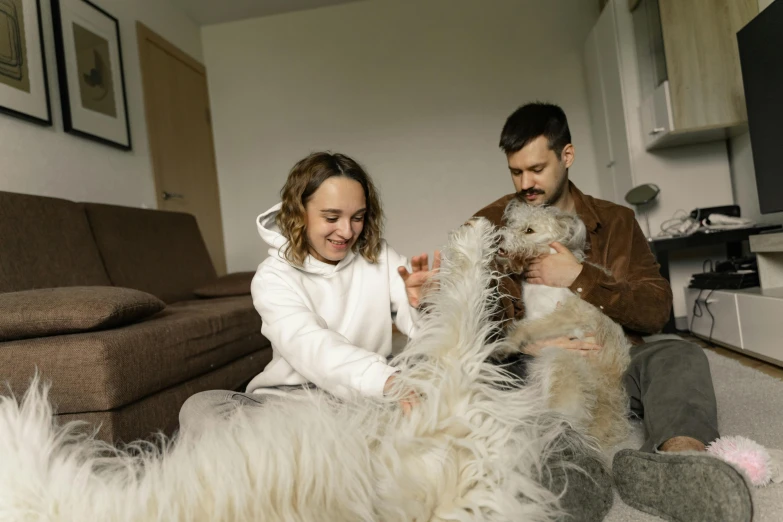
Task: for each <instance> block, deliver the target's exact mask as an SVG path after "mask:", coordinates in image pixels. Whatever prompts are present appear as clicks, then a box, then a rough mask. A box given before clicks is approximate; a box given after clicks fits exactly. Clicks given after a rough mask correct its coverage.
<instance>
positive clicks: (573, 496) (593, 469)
mask: <svg viewBox="0 0 783 522" xmlns="http://www.w3.org/2000/svg"><path fill="white" fill-rule="evenodd" d="M562 459H563V461H561V462H559V463H557V462H555V463H550V468H549V473H547V474H545V475H544V477H543V480H542V482H543V484H544V486H545V487H546V488H547V489H549V491H551V492H552V493H555V494H556V495H560V509H562V510H563V511H564V512H565V513H566V514H567V516H566V517H565V519H564V520H567V521H568V522H601V521H602V520H603V519H604V518H605V517H606V514H607V513H609V510H610V509H611V508H612V502H613V501H614V488H613V487H612V477H611V475H610V473H609V471H608V470H607V468H606V466H605V465H604V463H603V461H602V459H601V457H600V456H598V455H597V454H593V453H592V452H590V451H580V452H577V453H574V452H571V451H568V452H566V454H564V455H563V456H562Z"/></svg>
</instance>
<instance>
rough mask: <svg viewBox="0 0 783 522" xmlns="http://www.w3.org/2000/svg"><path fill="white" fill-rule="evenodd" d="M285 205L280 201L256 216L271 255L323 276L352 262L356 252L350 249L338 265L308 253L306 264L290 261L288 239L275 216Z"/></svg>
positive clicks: (260, 233) (262, 237)
mask: <svg viewBox="0 0 783 522" xmlns="http://www.w3.org/2000/svg"><path fill="white" fill-rule="evenodd" d="M282 206H283V204H282V203H278V204H277V205H275V206H274V207H272V208H270V209H269V210H267V211H266V212H264V213H263V214H261V215H260V216H258V218H256V226H257V227H258V235H259V236H261V239H263V240H264V242H266V244H267V245H269V250H268V251H267V253H268V254H269V257H271V258H274V259H278V260H280V261H282V262H283V263H285V264H287V265H290V266H292V267H293V268H296V269H297V270H302V271H304V272H307V273H310V274H317V275H322V276H327V277H328V276H330V275H332V274H334V273H335V272H338V271H340V270H342V269H343V268H344V267H346V266H348V265H349V264H351V262H352V261H353V259H354V257H355V256H356V254H355V253H354V252H353V250H350V251H349V252H348V253H347V254H346V255H345V257H344V258H343V259H342V260H341V261H340V262H339V263H337V264H336V265H331V264H329V263H324V262H322V261H318V260H317V259H315V258H313V256H311V255H308V256H307V258H306V259H305V261H304V266H296V265H294V264H292V263H290V262H289V261H288V260H287V259H286V258H285V254H284V252H285V247H286V245H287V244H288V240H287V239H286V238H285V237H284V236H283V234H281V233H280V228H279V227H278V226H277V223H276V222H275V218H276V217H277V214H278V212H280V208H281V207H282Z"/></svg>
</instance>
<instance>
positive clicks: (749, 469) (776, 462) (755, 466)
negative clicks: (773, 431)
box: [707, 436, 783, 486]
mask: <svg viewBox="0 0 783 522" xmlns="http://www.w3.org/2000/svg"><path fill="white" fill-rule="evenodd" d="M707 451H708V452H709V453H711V454H712V455H715V456H716V457H718V458H720V459H722V460H724V461H726V462H728V463H729V464H732V465H734V466H735V467H736V468H738V469H740V470H741V471H743V472H744V473H745V475H746V476H747V477H748V479H749V480H750V483H751V484H753V485H754V486H766V485H767V484H769V483H770V482H781V481H783V468H782V467H781V465H780V464H781V456H782V455H783V452H781V451H776V450H772V451H768V450H767V449H766V448H765V447H764V446H762V445H761V444H758V443H757V442H754V441H752V440H750V439H748V438H747V437H741V436H728V437H721V438H719V439H716V440H715V441H713V442H712V443H711V444H710V445H709V446H707Z"/></svg>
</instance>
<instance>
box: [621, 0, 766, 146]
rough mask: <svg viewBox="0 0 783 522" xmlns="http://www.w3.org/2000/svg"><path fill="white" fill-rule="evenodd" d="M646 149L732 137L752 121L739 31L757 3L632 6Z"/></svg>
mask: <svg viewBox="0 0 783 522" xmlns="http://www.w3.org/2000/svg"><path fill="white" fill-rule="evenodd" d="M628 8H629V9H630V10H631V12H632V16H633V21H634V33H635V38H636V49H637V59H638V64H639V80H640V89H641V93H642V105H641V108H640V110H641V117H642V125H643V129H642V130H643V133H644V136H645V146H646V147H647V148H648V149H653V148H660V147H664V146H673V145H681V144H686V143H699V142H705V141H713V140H723V139H726V138H727V137H728V136H729V135H730V132H731V131H732V130H734V129H742V128H743V127H744V126H745V125H746V123H747V112H746V109H745V95H744V91H743V87H742V72H741V70H740V64H739V52H738V50H737V37H736V34H737V31H739V30H740V29H741V28H742V27H743V26H744V25H745V24H747V23H748V22H749V21H750V20H752V19H753V17H754V16H756V14H758V0H628Z"/></svg>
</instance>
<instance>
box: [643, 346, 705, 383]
mask: <svg viewBox="0 0 783 522" xmlns="http://www.w3.org/2000/svg"><path fill="white" fill-rule="evenodd" d="M634 348H638V349H637V350H636V353H633V352H632V361H631V366H632V367H636V368H637V371H639V372H640V374H641V375H644V374H647V376H649V375H650V372H652V373H653V374H656V375H660V374H681V373H682V372H685V373H687V374H689V375H694V376H696V375H709V374H710V363H709V361H708V360H707V356H706V355H705V354H704V349H703V348H702V347H701V346H699V345H697V344H694V343H692V342H689V341H686V340H684V339H666V340H662V341H656V342H653V343H649V344H646V345H641V346H638V347H634ZM629 370H631V368H629Z"/></svg>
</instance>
